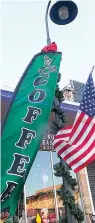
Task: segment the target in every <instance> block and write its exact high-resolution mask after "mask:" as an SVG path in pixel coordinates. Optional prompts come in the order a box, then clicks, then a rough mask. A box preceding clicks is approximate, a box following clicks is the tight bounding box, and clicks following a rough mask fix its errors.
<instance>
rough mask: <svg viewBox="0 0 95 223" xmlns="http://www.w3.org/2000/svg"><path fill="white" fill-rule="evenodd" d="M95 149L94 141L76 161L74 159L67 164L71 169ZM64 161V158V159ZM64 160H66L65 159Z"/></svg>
mask: <svg viewBox="0 0 95 223" xmlns="http://www.w3.org/2000/svg"><path fill="white" fill-rule="evenodd" d="M94 147H95V140H94V141H93V142H92V143H91V145H90V146H89V148H88V149H87V150H86V151H85V152H83V153H82V154H81V155H80V156H78V157H77V158H76V159H74V160H73V161H72V162H70V163H69V165H70V166H71V167H72V166H73V165H74V164H76V163H78V162H79V161H80V160H82V159H84V157H85V156H86V155H87V154H88V153H89V152H90V151H91V150H92V149H93V148H94ZM64 159H65V158H64ZM65 160H66V159H65Z"/></svg>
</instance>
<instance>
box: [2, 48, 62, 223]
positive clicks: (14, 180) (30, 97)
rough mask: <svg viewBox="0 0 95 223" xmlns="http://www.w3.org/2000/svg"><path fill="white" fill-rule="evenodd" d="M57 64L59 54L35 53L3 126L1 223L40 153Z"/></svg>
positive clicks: (52, 95)
mask: <svg viewBox="0 0 95 223" xmlns="http://www.w3.org/2000/svg"><path fill="white" fill-rule="evenodd" d="M60 61H61V53H60V52H53V51H52V52H47V53H46V52H41V53H39V54H37V55H36V56H35V57H34V58H33V60H32V61H31V62H30V64H29V65H28V67H27V69H26V70H25V72H24V74H23V76H22V77H21V80H20V81H19V83H18V85H17V87H16V90H15V92H14V96H13V99H12V102H11V104H10V107H9V109H8V112H7V114H6V117H5V120H4V123H3V127H2V138H1V148H2V149H1V161H2V164H1V219H2V220H3V219H7V218H9V217H10V216H13V215H14V213H15V211H16V208H17V204H18V200H19V198H20V194H21V192H22V189H23V186H24V184H25V181H26V178H27V176H28V173H29V171H30V169H31V166H32V164H33V162H34V160H35V157H36V154H37V152H38V150H39V146H40V143H41V140H42V138H43V135H44V131H45V129H46V125H47V123H48V119H49V115H50V112H51V108H52V103H53V99H54V93H55V89H56V83H57V78H58V73H59V66H60ZM31 183H32V182H31Z"/></svg>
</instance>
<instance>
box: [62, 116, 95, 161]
mask: <svg viewBox="0 0 95 223" xmlns="http://www.w3.org/2000/svg"><path fill="white" fill-rule="evenodd" d="M93 125H94V122H93V120H92V121H91V124H90V125H89V126H88V128H87V130H86V132H85V134H83V135H82V137H81V138H80V140H79V141H78V143H77V144H76V145H72V143H71V142H70V141H68V144H70V147H69V148H68V149H67V150H65V151H64V152H63V153H62V156H63V157H65V156H66V155H67V154H68V153H69V152H71V151H73V150H74V149H76V148H77V147H78V146H79V145H81V144H82V143H83V142H84V140H85V138H86V137H87V135H88V134H89V132H90V130H91V129H92V126H93ZM75 134H76V133H75ZM66 145H67V143H65V144H64V142H63V143H61V144H60V145H59V146H58V151H59V150H60V149H62V148H64V146H66Z"/></svg>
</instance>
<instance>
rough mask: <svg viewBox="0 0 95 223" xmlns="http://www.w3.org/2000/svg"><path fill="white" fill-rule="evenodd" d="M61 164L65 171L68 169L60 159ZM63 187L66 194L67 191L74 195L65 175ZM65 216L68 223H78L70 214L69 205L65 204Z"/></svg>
mask: <svg viewBox="0 0 95 223" xmlns="http://www.w3.org/2000/svg"><path fill="white" fill-rule="evenodd" d="M60 162H61V164H62V165H63V166H64V168H65V170H67V169H68V166H67V164H66V162H65V161H64V160H63V159H62V158H60ZM62 178H63V187H64V192H65V193H66V192H67V191H70V192H71V193H72V189H71V187H70V186H69V185H68V183H67V181H66V179H65V177H64V175H63V177H62ZM65 215H66V222H67V223H77V221H76V219H75V217H74V216H73V215H72V214H71V213H70V210H69V207H68V205H67V204H65Z"/></svg>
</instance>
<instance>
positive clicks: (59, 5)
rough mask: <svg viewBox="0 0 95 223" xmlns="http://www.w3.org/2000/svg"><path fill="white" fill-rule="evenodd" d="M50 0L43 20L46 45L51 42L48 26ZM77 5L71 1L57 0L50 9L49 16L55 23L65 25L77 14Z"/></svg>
mask: <svg viewBox="0 0 95 223" xmlns="http://www.w3.org/2000/svg"><path fill="white" fill-rule="evenodd" d="M50 4H51V0H50V1H49V2H48V5H47V10H46V16H45V22H46V33H47V45H49V44H50V43H51V39H50V35H49V27H48V11H49V7H50ZM77 13H78V7H77V5H76V4H75V3H74V2H73V1H64V0H63V1H57V2H56V3H55V4H54V5H53V6H52V8H51V9H50V18H51V20H52V21H53V22H54V23H55V24H57V25H67V24H69V23H71V22H72V21H73V20H74V19H75V18H76V16H77Z"/></svg>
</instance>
